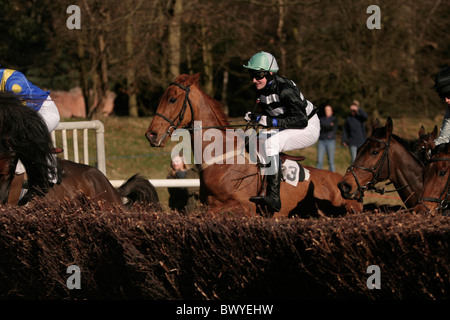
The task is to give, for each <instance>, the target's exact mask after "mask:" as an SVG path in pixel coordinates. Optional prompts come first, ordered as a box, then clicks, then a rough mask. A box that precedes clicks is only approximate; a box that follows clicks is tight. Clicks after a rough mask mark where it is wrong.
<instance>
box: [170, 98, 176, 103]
mask: <svg viewBox="0 0 450 320" xmlns="http://www.w3.org/2000/svg"><path fill="white" fill-rule="evenodd" d="M169 102H170V103H175V102H177V98H174V97H170V98H169Z"/></svg>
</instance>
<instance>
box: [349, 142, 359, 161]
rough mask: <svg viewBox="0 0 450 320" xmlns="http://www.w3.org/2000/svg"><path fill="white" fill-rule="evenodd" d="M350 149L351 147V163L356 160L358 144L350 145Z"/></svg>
mask: <svg viewBox="0 0 450 320" xmlns="http://www.w3.org/2000/svg"><path fill="white" fill-rule="evenodd" d="M349 149H350V157H351V163H353V161H355V158H356V153H357V151H358V146H349Z"/></svg>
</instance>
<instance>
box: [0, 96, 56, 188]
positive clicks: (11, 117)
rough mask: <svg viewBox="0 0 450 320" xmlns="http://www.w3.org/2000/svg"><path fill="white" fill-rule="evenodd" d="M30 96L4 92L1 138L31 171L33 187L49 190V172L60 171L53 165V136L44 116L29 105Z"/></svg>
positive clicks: (1, 107) (4, 144)
mask: <svg viewBox="0 0 450 320" xmlns="http://www.w3.org/2000/svg"><path fill="white" fill-rule="evenodd" d="M26 102H27V100H25V99H24V98H21V97H20V96H18V95H15V94H10V93H0V139H1V145H2V146H3V147H2V149H3V150H2V151H3V152H4V150H5V148H4V146H8V147H9V148H11V149H12V150H13V152H14V153H15V155H16V157H17V158H19V159H20V160H21V161H22V163H23V165H24V166H25V169H26V171H27V175H28V183H29V187H30V189H29V191H32V192H33V191H34V192H38V193H42V192H44V193H45V192H47V190H48V188H49V186H50V183H49V181H48V178H49V174H50V173H53V174H55V173H56V174H58V180H60V172H59V171H60V170H57V172H55V168H54V167H53V166H52V165H51V163H52V162H53V161H54V160H53V155H52V152H51V151H52V147H53V143H52V139H51V136H50V133H49V132H48V128H47V125H46V123H45V122H44V120H43V119H42V118H41V116H40V115H39V114H38V113H37V112H36V111H35V110H33V109H32V108H30V107H28V106H27V105H26Z"/></svg>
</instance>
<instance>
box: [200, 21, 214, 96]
mask: <svg viewBox="0 0 450 320" xmlns="http://www.w3.org/2000/svg"><path fill="white" fill-rule="evenodd" d="M207 32H208V28H207V26H206V24H205V21H204V19H202V53H203V73H204V81H203V89H204V90H205V92H206V93H207V94H209V95H210V96H213V95H214V74H213V59H212V53H211V51H212V45H211V43H210V42H209V41H208V39H207V38H208V37H207Z"/></svg>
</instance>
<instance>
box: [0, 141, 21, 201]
mask: <svg viewBox="0 0 450 320" xmlns="http://www.w3.org/2000/svg"><path fill="white" fill-rule="evenodd" d="M17 161H18V158H17V155H16V153H15V152H14V150H13V149H12V148H11V147H10V146H9V144H8V142H7V141H1V143H0V203H1V204H6V203H7V202H8V197H9V190H10V187H11V182H12V180H13V178H14V172H15V169H16V165H17Z"/></svg>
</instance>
